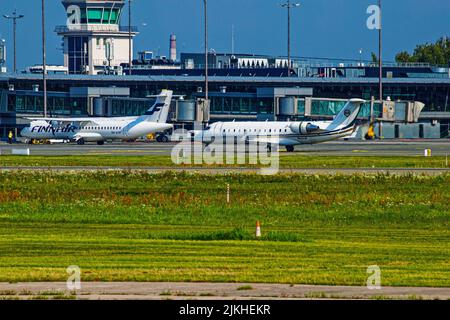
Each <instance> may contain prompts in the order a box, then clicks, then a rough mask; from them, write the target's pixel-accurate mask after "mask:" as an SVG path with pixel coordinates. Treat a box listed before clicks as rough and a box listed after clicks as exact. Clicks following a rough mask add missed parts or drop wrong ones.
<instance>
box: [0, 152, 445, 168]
mask: <svg viewBox="0 0 450 320" xmlns="http://www.w3.org/2000/svg"><path fill="white" fill-rule="evenodd" d="M5 166H18V167H20V166H34V167H35V166H49V167H51V166H82V167H84V166H100V167H101V166H104V167H108V166H119V167H175V166H177V167H179V166H180V165H176V164H174V163H173V162H172V161H171V158H170V156H159V155H155V156H129V155H127V156H118V155H83V156H27V157H24V156H10V155H1V156H0V167H5ZM184 166H187V165H184ZM195 166H201V165H195ZM203 166H205V165H203ZM214 166H217V165H214ZM226 166H231V167H232V165H226ZM239 166H242V165H239ZM247 166H249V165H247ZM280 166H281V168H445V167H446V159H445V157H419V156H411V157H403V156H402V157H400V156H392V157H386V156H382V157H377V156H354V157H349V156H341V157H339V156H336V157H335V156H333V157H320V156H302V155H297V154H295V155H286V154H281V155H280ZM181 167H182V166H181Z"/></svg>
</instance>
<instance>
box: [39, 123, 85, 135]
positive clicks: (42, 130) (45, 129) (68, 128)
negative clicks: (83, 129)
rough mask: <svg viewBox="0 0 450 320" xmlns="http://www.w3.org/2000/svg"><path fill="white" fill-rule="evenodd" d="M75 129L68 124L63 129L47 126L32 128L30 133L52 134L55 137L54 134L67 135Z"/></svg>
mask: <svg viewBox="0 0 450 320" xmlns="http://www.w3.org/2000/svg"><path fill="white" fill-rule="evenodd" d="M76 129H77V127H75V126H71V125H70V124H68V125H67V126H65V127H54V126H52V125H48V126H34V127H33V128H32V129H31V132H32V133H52V134H53V135H55V134H56V133H68V132H73V133H75V130H76Z"/></svg>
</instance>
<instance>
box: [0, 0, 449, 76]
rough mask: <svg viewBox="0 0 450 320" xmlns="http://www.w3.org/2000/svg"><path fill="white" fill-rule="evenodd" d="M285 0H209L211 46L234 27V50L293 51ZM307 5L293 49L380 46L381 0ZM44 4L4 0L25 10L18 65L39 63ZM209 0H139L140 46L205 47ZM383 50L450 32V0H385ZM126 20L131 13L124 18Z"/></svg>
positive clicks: (342, 54)
mask: <svg viewBox="0 0 450 320" xmlns="http://www.w3.org/2000/svg"><path fill="white" fill-rule="evenodd" d="M282 1H283V0H279V1H277V0H208V2H209V12H210V13H209V19H210V48H213V49H214V50H216V51H217V52H223V51H231V29H232V27H231V26H232V25H234V29H235V51H236V52H241V53H258V54H270V55H286V38H287V36H286V28H287V27H286V11H285V10H283V9H281V8H280V6H279V4H280V2H282ZM46 2H47V5H46V7H47V31H48V43H47V48H48V61H49V63H54V64H62V62H63V59H62V51H61V50H60V49H59V48H60V44H61V40H60V38H59V37H57V36H56V34H55V33H54V32H53V30H54V27H55V26H56V25H63V24H65V19H66V18H65V12H64V8H63V6H62V5H61V3H60V1H59V0H46ZM299 2H300V3H301V7H300V8H298V9H295V10H294V11H293V14H292V55H294V56H308V57H333V58H347V59H359V53H358V51H359V49H360V48H362V49H363V58H364V59H370V53H371V52H372V51H377V43H378V42H377V41H378V35H377V32H376V31H371V30H368V29H367V27H366V19H367V17H368V15H367V14H366V9H367V7H368V6H369V5H371V4H376V2H377V1H376V0H299ZM40 4H41V1H38V0H8V1H6V0H3V1H2V7H1V9H0V11H1V12H0V13H1V14H5V13H10V12H12V11H13V10H14V8H17V10H18V11H19V12H20V13H22V14H25V16H26V17H25V19H23V20H21V21H20V22H19V27H18V34H17V37H18V38H17V39H18V46H17V50H18V67H19V68H24V67H25V66H28V65H32V64H36V63H40V60H41V53H40V52H41V47H40V41H41V40H40V39H41V38H40V37H41V35H40V30H41V28H40ZM202 4H203V1H201V0H134V5H133V6H134V23H133V24H135V25H137V26H138V27H139V29H140V31H141V33H140V35H139V36H138V37H137V38H136V50H142V49H149V50H154V51H155V53H157V52H158V51H159V52H160V54H162V55H167V54H168V46H169V35H170V34H171V33H174V34H176V35H177V37H178V50H179V52H180V51H185V52H197V51H201V50H203V47H202V44H203V33H202V28H203V11H202V10H203V9H202V8H203V6H202ZM383 7H384V10H383V14H384V18H383V26H384V46H385V49H384V55H385V57H386V59H389V60H393V59H394V56H395V53H396V52H398V51H401V50H408V51H411V50H412V49H414V47H415V45H416V44H418V43H424V42H434V41H435V40H436V39H438V38H439V37H442V36H444V35H449V33H450V32H449V31H450V1H449V0H427V1H424V0H383ZM122 23H124V24H127V16H124V17H123V18H122ZM0 37H2V38H4V39H6V40H7V41H8V43H9V44H10V46H9V49H8V50H9V63H8V65H9V66H11V65H12V26H11V23H10V22H8V21H6V19H4V18H1V20H0Z"/></svg>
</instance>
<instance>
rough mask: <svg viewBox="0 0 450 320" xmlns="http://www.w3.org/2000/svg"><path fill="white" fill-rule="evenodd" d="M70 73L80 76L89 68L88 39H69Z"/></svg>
mask: <svg viewBox="0 0 450 320" xmlns="http://www.w3.org/2000/svg"><path fill="white" fill-rule="evenodd" d="M67 41H68V58H69V73H71V74H80V73H82V72H83V70H84V69H85V68H86V67H87V66H88V64H89V61H88V57H89V44H88V37H81V36H72V37H67Z"/></svg>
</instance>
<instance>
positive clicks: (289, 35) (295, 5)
mask: <svg viewBox="0 0 450 320" xmlns="http://www.w3.org/2000/svg"><path fill="white" fill-rule="evenodd" d="M281 6H282V7H283V8H286V9H287V23H288V43H287V51H288V77H290V76H291V67H292V63H291V9H292V8H298V7H300V3H291V0H287V2H286V3H283V4H282V5H281Z"/></svg>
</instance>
